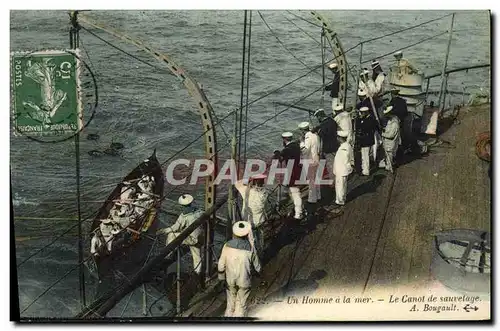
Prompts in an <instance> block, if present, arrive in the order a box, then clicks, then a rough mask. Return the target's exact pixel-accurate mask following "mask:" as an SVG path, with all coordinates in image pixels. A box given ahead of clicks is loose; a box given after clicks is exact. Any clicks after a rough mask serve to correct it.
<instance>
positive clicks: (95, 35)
mask: <svg viewBox="0 0 500 331" xmlns="http://www.w3.org/2000/svg"><path fill="white" fill-rule="evenodd" d="M82 29H83V30H85V31H87V32H88V33H90V34H91V35H93V36H94V37H96V38H97V39H99V40H101V41H102V42H104V43H106V44H108V45H109V46H111V47H113V48H114V49H116V50H118V51H120V52H122V53H124V54H126V55H128V56H130V57H131V58H133V59H135V60H137V61H139V62H141V63H143V64H145V65H147V66H149V67H151V68H154V69H156V70H161V71H166V70H165V69H163V68H160V67H157V66H155V65H153V64H151V63H149V62H146V61H144V60H142V59H140V58H139V57H137V56H135V55H133V54H131V53H129V52H127V51H125V50H123V49H121V48H120V47H118V46H116V45H114V44H112V43H111V42H109V41H107V40H106V39H104V38H102V37H101V36H99V35H97V34H96V33H94V32H92V31H90V30H89V29H87V28H86V27H84V26H82ZM168 72H169V73H170V71H168Z"/></svg>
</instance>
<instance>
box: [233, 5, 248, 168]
mask: <svg viewBox="0 0 500 331" xmlns="http://www.w3.org/2000/svg"><path fill="white" fill-rule="evenodd" d="M247 12H248V11H247V10H245V18H244V22H243V50H242V53H243V58H242V60H241V91H240V112H239V113H240V118H239V124H238V135H239V136H241V133H242V131H243V128H242V123H243V98H244V95H243V93H244V89H245V63H246V62H245V61H246V55H247V54H246V47H247ZM237 119H238V118H237V117H236V118H235V120H237ZM236 125H237V123H235V128H236ZM235 134H236V132H235ZM236 154H237V155H238V156H237V162H236V163H237V169H238V172H239V170H240V162H239V161H240V154H241V140H238V149H237V151H236Z"/></svg>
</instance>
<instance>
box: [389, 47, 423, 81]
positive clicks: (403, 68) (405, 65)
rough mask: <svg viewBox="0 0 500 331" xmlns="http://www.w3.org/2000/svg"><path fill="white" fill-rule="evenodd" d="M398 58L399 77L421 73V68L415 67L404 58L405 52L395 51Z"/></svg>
mask: <svg viewBox="0 0 500 331" xmlns="http://www.w3.org/2000/svg"><path fill="white" fill-rule="evenodd" d="M394 57H395V58H396V67H397V68H398V77H399V79H401V78H402V77H403V76H404V75H413V74H421V72H420V70H418V69H417V68H415V67H414V66H413V65H411V64H410V62H409V61H408V60H407V59H405V58H403V52H402V51H397V52H396V53H394Z"/></svg>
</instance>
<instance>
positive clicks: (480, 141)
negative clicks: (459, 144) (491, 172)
mask: <svg viewBox="0 0 500 331" xmlns="http://www.w3.org/2000/svg"><path fill="white" fill-rule="evenodd" d="M490 149H491V134H490V132H489V131H488V132H483V133H481V134H479V136H478V138H477V140H476V154H477V156H478V157H479V158H480V159H481V160H484V161H488V162H491V154H490V153H491V152H490Z"/></svg>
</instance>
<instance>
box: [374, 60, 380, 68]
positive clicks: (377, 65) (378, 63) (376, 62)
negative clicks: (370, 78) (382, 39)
mask: <svg viewBox="0 0 500 331" xmlns="http://www.w3.org/2000/svg"><path fill="white" fill-rule="evenodd" d="M379 66H380V62H378V61H372V69H375V68H376V67H379Z"/></svg>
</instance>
